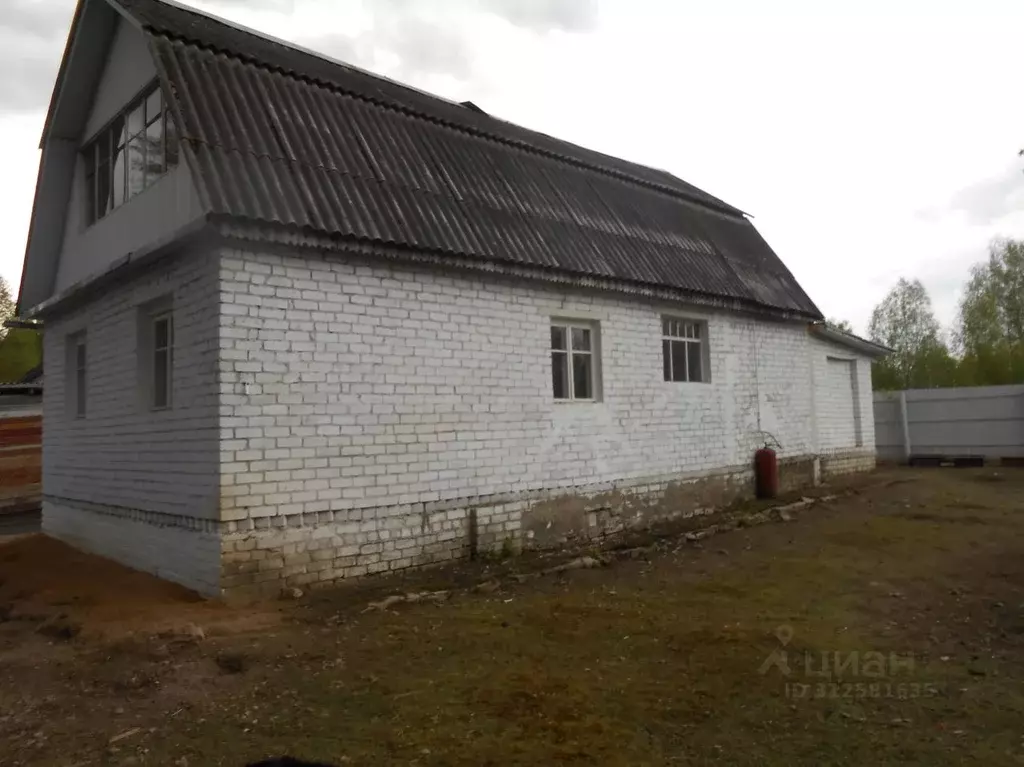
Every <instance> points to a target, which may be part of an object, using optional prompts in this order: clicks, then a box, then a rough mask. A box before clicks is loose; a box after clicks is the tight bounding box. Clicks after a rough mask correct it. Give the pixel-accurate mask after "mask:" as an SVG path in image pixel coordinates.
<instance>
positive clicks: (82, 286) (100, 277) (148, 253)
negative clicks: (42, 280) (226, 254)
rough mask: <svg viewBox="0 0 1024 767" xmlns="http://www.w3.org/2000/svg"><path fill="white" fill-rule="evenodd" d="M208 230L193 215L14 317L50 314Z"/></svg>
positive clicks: (25, 318)
mask: <svg viewBox="0 0 1024 767" xmlns="http://www.w3.org/2000/svg"><path fill="white" fill-rule="evenodd" d="M209 231H210V227H209V222H208V220H207V217H206V216H202V217H200V218H197V219H195V220H194V221H192V222H191V223H189V224H185V225H184V226H182V227H181V228H179V229H177V230H176V231H174V232H172V233H171V234H169V235H168V236H167V237H164V238H163V239H161V240H158V241H156V242H152V243H150V244H149V245H146V246H145V247H143V248H140V249H139V250H136V251H132V252H131V253H126V254H125V255H123V256H121V257H120V258H118V259H117V260H116V261H114V262H112V263H111V264H110V265H108V266H107V267H106V268H105V269H104V270H103V271H100V272H96V273H94V274H91V275H89V276H88V277H85V278H84V279H82V280H79V281H78V282H75V283H73V284H71V285H68V286H67V287H66V288H64V289H63V290H61V291H60V292H59V293H55V294H53V295H52V296H50V297H49V298H48V299H46V300H45V301H43V302H42V303H39V304H36V305H35V306H33V307H31V308H29V309H28V310H26V311H25V312H24V314H23V315H22V316H21V317H19V318H18V320H19V321H22V322H24V321H29V320H35V321H37V322H40V321H41V320H42V319H43V318H44V317H46V316H49V315H52V314H53V313H54V312H55V311H57V310H58V309H63V308H64V307H65V306H67V305H68V304H69V303H71V302H72V301H74V300H75V299H79V298H81V297H83V296H85V295H87V294H89V293H91V292H93V291H95V290H96V289H98V288H100V287H103V286H105V285H108V284H109V283H110V282H112V281H113V280H117V279H120V278H121V277H123V276H125V275H127V274H129V273H132V272H134V271H136V270H139V269H142V268H145V267H147V266H150V265H151V264H153V263H155V262H156V261H158V260H160V259H161V258H163V257H165V256H167V255H169V254H171V253H174V252H176V250H177V247H178V246H179V245H180V244H181V243H182V242H183V241H185V240H189V239H192V238H198V237H201V236H202V235H203V234H205V233H207V232H209Z"/></svg>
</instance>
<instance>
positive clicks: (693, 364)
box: [686, 343, 704, 381]
mask: <svg viewBox="0 0 1024 767" xmlns="http://www.w3.org/2000/svg"><path fill="white" fill-rule="evenodd" d="M686 367H687V371H688V374H689V380H690V381H703V380H704V377H703V375H702V372H703V371H702V370H701V354H700V344H699V343H689V344H687V345H686Z"/></svg>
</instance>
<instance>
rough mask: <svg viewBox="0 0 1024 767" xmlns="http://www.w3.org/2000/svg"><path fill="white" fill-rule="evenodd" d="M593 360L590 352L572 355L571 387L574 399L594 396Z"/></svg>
mask: <svg viewBox="0 0 1024 767" xmlns="http://www.w3.org/2000/svg"><path fill="white" fill-rule="evenodd" d="M593 361H594V358H593V357H592V356H591V355H590V354H574V355H572V388H573V397H575V398H576V399H592V398H593V396H594V384H593V380H592V379H593V376H592V373H593Z"/></svg>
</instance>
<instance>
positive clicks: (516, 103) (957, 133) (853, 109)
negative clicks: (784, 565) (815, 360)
mask: <svg viewBox="0 0 1024 767" xmlns="http://www.w3.org/2000/svg"><path fill="white" fill-rule="evenodd" d="M27 1H28V0H19V2H22V3H24V2H27ZM45 2H47V3H50V4H51V5H53V6H54V7H55V8H56V7H58V6H59V7H60V8H62V9H63V11H62V13H63V15H64V16H66V17H67V18H68V19H70V10H71V7H72V3H71V2H70V0H45ZM196 4H197V5H201V6H202V7H204V8H206V9H208V10H210V11H212V12H214V13H220V14H223V15H227V16H229V17H230V18H232V19H234V20H237V21H239V22H241V23H244V24H247V25H249V26H253V27H256V28H258V29H263V30H266V31H268V32H269V33H271V34H273V35H275V36H277V37H282V38H286V39H291V40H295V41H296V42H299V43H300V44H303V45H307V46H312V47H320V48H326V49H327V50H325V52H326V53H328V54H331V55H335V56H338V57H340V58H349V59H354V61H353V63H355V64H357V65H360V66H364V67H367V68H370V69H374V70H376V71H380V72H382V73H383V74H386V75H388V76H391V77H395V78H397V79H401V80H405V81H409V82H410V83H411V84H413V85H416V86H417V87H421V88H424V89H427V90H432V91H435V92H439V93H441V94H443V95H445V96H448V97H449V98H456V99H460V100H462V99H471V100H473V101H474V102H476V103H478V104H479V105H480V106H481V107H482V108H484V109H485V110H487V111H488V112H491V113H492V114H495V115H497V116H500V117H503V118H505V119H509V120H512V121H514V122H518V123H521V124H523V125H526V126H528V127H531V128H535V129H538V130H541V131H544V132H545V133H549V134H552V135H556V136H559V137H561V138H565V139H568V140H570V141H574V142H576V143H579V144H583V145H585V146H589V147H592V148H594V149H597V150H600V151H603V152H608V153H610V154H614V155H618V156H622V157H625V158H627V159H631V160H636V161H638V162H643V163H645V164H648V165H653V166H656V167H659V168H663V169H665V170H668V171H670V172H672V173H675V174H676V175H678V176H680V177H682V178H684V179H686V180H687V181H690V182H691V183H694V184H697V185H698V186H701V187H702V188H705V189H706V190H707V191H709V192H711V193H712V194H715V195H718V196H720V197H722V198H723V199H725V200H727V201H729V202H731V203H733V204H734V205H737V206H738V207H740V208H742V209H744V210H746V211H748V212H750V213H751V214H753V215H754V217H755V218H754V223H755V224H756V225H757V226H758V228H759V229H760V230H761V231H762V233H763V234H764V235H765V237H766V238H767V239H768V241H769V243H770V244H771V245H772V247H773V248H774V249H775V250H776V252H778V254H779V255H780V256H781V257H782V259H783V260H784V261H785V262H786V264H787V265H788V266H789V267H790V269H791V270H792V271H793V272H794V274H795V275H796V277H797V279H798V280H800V281H801V284H803V286H804V287H805V289H806V290H807V291H808V293H809V294H810V295H811V297H812V298H813V299H814V300H815V301H816V302H817V303H818V305H819V307H820V308H821V309H822V311H823V312H824V313H825V314H826V315H828V316H836V317H841V318H847V319H849V320H851V321H852V322H853V323H854V325H855V327H856V328H857V329H858V330H860V331H864V330H866V327H867V320H868V317H869V315H870V312H871V309H872V307H873V305H874V304H875V303H876V302H877V301H879V300H880V299H881V298H882V296H883V295H884V293H885V291H886V290H887V289H888V287H889V286H890V285H891V284H892V283H893V282H895V280H896V279H897V278H898V277H900V276H907V277H920V278H921V279H922V280H923V282H924V283H925V285H926V287H928V288H929V290H930V291H931V292H932V298H933V302H934V304H935V306H936V309H937V311H938V313H939V316H940V319H941V320H942V321H943V322H949V321H951V320H952V318H953V315H954V311H955V305H956V291H957V289H958V287H959V286H960V285H961V284H962V282H963V281H964V280H965V279H966V277H967V271H968V268H969V266H970V264H971V263H972V262H974V261H977V260H980V259H982V258H984V257H985V254H986V249H987V245H988V242H989V241H990V240H991V239H992V237H993V236H995V235H1000V234H1001V235H1007V236H1018V237H1024V210H1022V203H1024V199H1022V191H1021V190H1022V188H1024V174H1021V173H1020V170H1024V161H1021V160H1018V158H1017V156H1016V153H1017V150H1018V149H1019V148H1020V147H1021V146H1024V128H1022V127H1021V126H1024V102H1021V101H1020V100H1019V99H1017V98H1016V93H1017V90H1018V89H1019V82H1018V81H1019V66H1018V61H1017V59H1018V53H1017V51H1018V48H1019V45H1018V40H1017V37H1018V32H1017V30H1019V28H1020V26H1021V23H1022V22H1024V6H1021V5H1020V4H1019V3H1016V2H1009V1H1007V2H999V1H998V0H992V1H991V2H984V0H978V2H975V3H974V4H963V3H958V2H953V0H948V1H947V2H942V1H941V0H930V1H926V0H903V2H899V3H896V2H891V1H890V0H885V1H884V2H883V0H859V1H858V2H842V3H840V2H836V3H827V4H825V3H820V2H811V1H810V0H778V2H775V3H771V4H770V6H766V5H765V4H764V3H761V2H759V0H718V1H717V2H715V3H708V2H699V1H698V0H679V1H678V2H676V1H673V0H663V1H662V0H603V2H600V3H598V2H597V0H593V1H592V2H591V0H580V1H579V2H568V3H566V2H560V1H559V0H536V1H535V2H526V3H522V2H516V1H515V0H501V1H500V2H499V0H450V1H447V2H446V1H445V0H376V1H375V2H374V1H372V0H366V2H365V3H359V2H356V1H355V0H352V1H350V2H334V1H333V0H260V2H259V3H257V4H253V3H248V2H246V3H243V2H240V1H239V0H205V1H201V0H197V2H196ZM894 6H895V9H894ZM55 15H59V14H55ZM325 30H329V32H327V33H325ZM339 30H340V32H339ZM62 34H63V30H62ZM46 45H47V46H51V48H47V51H50V50H51V49H52V51H53V53H52V56H53V57H56V58H59V55H60V48H61V46H62V38H61V40H60V41H57V42H47V43H46ZM33 87H35V88H37V89H38V90H39V92H40V93H42V94H43V95H42V98H41V100H40V99H35V101H36V103H42V102H45V99H46V98H47V97H48V95H49V88H50V84H45V86H44V85H42V84H37V85H36V86H33ZM0 106H2V105H0ZM41 123H42V117H41V113H40V107H36V108H35V111H33V112H30V113H27V114H23V115H19V116H16V117H11V116H8V117H0V137H2V138H3V139H5V143H4V145H5V146H6V147H7V148H8V150H9V154H10V156H11V157H12V158H13V159H12V160H10V161H9V163H8V167H7V168H6V174H5V178H6V180H7V182H8V183H7V184H5V189H6V191H5V194H6V195H7V198H8V199H7V200H6V202H7V205H6V206H5V207H6V210H7V214H6V217H5V224H6V225H5V227H4V228H3V230H2V231H3V234H0V237H2V238H3V240H2V241H0V245H2V249H0V273H2V274H4V275H5V276H7V277H8V278H9V279H12V280H14V279H15V278H16V277H17V275H18V271H19V270H20V265H21V258H22V254H23V249H24V237H25V230H26V226H27V216H28V214H27V211H28V209H29V208H30V207H31V197H32V186H33V183H34V170H35V163H36V162H37V158H36V157H34V156H33V152H34V149H35V146H36V144H37V143H38V133H39V130H40V128H41ZM29 169H31V170H29Z"/></svg>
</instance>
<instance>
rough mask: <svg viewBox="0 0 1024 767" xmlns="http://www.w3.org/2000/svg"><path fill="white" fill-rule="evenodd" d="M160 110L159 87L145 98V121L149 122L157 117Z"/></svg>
mask: <svg viewBox="0 0 1024 767" xmlns="http://www.w3.org/2000/svg"><path fill="white" fill-rule="evenodd" d="M162 111H163V110H162V109H161V107H160V89H159V88H157V89H156V90H155V91H153V92H152V93H150V94H149V96H148V98H146V123H147V124H149V123H151V122H153V121H154V120H157V119H159V117H160V114H161V112H162Z"/></svg>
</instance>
